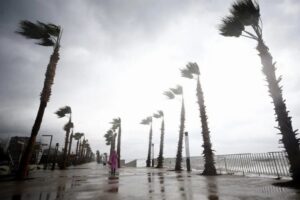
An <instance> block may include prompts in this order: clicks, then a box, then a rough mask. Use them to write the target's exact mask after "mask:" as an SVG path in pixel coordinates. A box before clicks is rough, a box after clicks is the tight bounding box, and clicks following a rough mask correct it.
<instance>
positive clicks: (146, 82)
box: [0, 0, 300, 161]
mask: <svg viewBox="0 0 300 200" xmlns="http://www.w3.org/2000/svg"><path fill="white" fill-rule="evenodd" d="M231 3H232V0H184V1H183V0H160V1H158V0H156V1H155V0H147V1H146V0H109V1H108V0H99V1H96V0H85V1H84V0H81V1H80V0H68V1H60V0H51V1H43V0H26V1H18V0H4V1H1V5H0V60H1V62H0V94H1V96H0V137H2V138H7V137H10V136H17V135H19V136H21V135H28V136H29V135H30V132H31V128H32V125H33V122H34V119H35V117H36V112H37V109H38V105H39V94H40V92H41V89H42V85H43V79H44V73H45V70H46V66H47V64H48V61H49V57H50V55H51V53H52V48H51V47H50V48H49V47H48V48H47V47H42V46H38V45H35V44H34V43H35V41H32V40H28V39H25V38H24V37H22V36H20V35H17V34H15V33H14V31H15V30H16V29H17V27H18V23H19V21H20V20H25V19H26V20H31V21H36V20H40V21H42V22H51V23H54V24H57V25H61V26H62V28H63V35H62V39H61V50H60V60H59V62H58V66H57V71H56V77H55V80H54V85H53V94H52V96H51V99H50V102H49V104H48V107H47V108H46V112H45V115H44V119H43V123H42V126H41V130H40V133H39V135H41V134H53V135H54V140H55V141H56V142H57V141H59V142H60V144H61V145H62V144H63V138H64V135H65V133H64V131H63V129H62V127H63V125H64V124H65V123H66V122H67V119H66V118H62V119H58V118H57V117H56V115H55V114H54V112H55V111H56V110H57V109H58V108H60V107H62V106H65V105H69V106H71V107H72V111H73V121H74V124H75V132H84V133H85V135H86V138H87V139H88V140H89V142H90V143H91V146H92V148H93V150H94V151H95V150H97V149H99V150H100V152H101V153H103V152H104V151H107V150H108V147H107V146H105V142H104V138H103V135H104V134H105V132H106V131H107V130H108V129H109V128H110V126H111V125H110V124H109V122H110V121H111V120H112V119H113V118H115V117H121V118H122V126H123V127H122V131H123V134H122V156H123V158H125V159H127V161H128V160H131V159H134V158H145V157H146V155H147V143H148V134H149V127H148V126H143V125H140V124H139V123H140V121H141V119H143V118H145V117H147V116H149V115H151V114H152V113H153V112H155V111H156V110H159V109H161V110H163V111H164V112H165V126H166V127H165V128H166V130H165V157H175V155H176V147H177V141H178V131H179V117H180V116H179V112H180V106H181V105H180V101H178V100H167V99H166V98H165V97H164V96H163V95H162V93H163V91H164V90H166V89H168V88H169V87H173V86H175V85H176V84H182V85H183V87H184V94H185V103H186V131H188V132H189V133H190V152H191V155H193V156H198V155H200V154H201V153H202V147H201V145H202V139H201V124H200V119H199V112H198V105H197V103H196V96H195V94H196V82H195V81H194V80H185V79H183V78H181V77H180V71H179V68H182V67H184V66H185V65H186V64H187V63H188V62H197V63H198V65H199V66H200V71H201V82H202V87H203V91H204V97H205V103H206V106H207V114H208V120H209V128H210V130H211V139H212V143H213V148H214V149H215V151H216V154H227V153H241V152H268V151H280V150H283V149H282V148H280V147H281V145H280V144H278V140H279V139H280V136H279V135H277V132H278V131H277V130H276V129H275V128H274V127H275V126H276V123H275V117H274V111H273V105H272V104H271V98H270V97H269V95H268V91H267V87H266V82H265V81H264V80H265V78H264V76H263V74H262V72H261V64H260V60H259V57H258V56H257V51H256V49H255V47H256V43H255V41H252V40H249V39H246V38H225V37H222V36H220V35H219V32H218V30H217V27H218V24H219V23H220V20H221V19H222V17H224V16H225V15H227V14H228V9H229V7H230V5H231ZM260 6H261V15H262V21H263V34H264V39H265V42H266V44H267V45H268V46H269V48H270V52H271V54H272V55H273V57H274V60H275V61H276V62H277V68H278V70H277V74H278V75H283V81H282V84H283V86H284V87H283V95H284V98H286V99H287V107H288V109H289V110H290V115H291V116H292V117H293V126H294V128H295V129H297V128H300V102H299V99H300V68H299V64H298V63H297V62H299V57H300V47H299V44H300V36H299V33H300V23H299V19H300V2H299V0H264V1H260ZM160 122H161V121H160V120H157V119H155V120H154V129H153V130H154V143H155V156H157V153H158V146H159V138H160V135H159V134H160V130H159V128H160ZM43 141H44V142H46V140H45V139H44V140H43Z"/></svg>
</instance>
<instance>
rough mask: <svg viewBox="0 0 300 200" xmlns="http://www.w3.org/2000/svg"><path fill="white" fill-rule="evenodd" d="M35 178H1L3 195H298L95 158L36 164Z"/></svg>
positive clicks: (252, 182)
mask: <svg viewBox="0 0 300 200" xmlns="http://www.w3.org/2000/svg"><path fill="white" fill-rule="evenodd" d="M32 177H33V179H30V180H26V181H23V182H13V181H9V182H3V181H2V182H0V199H1V200H10V199H13V200H17V199H22V200H35V199H36V200H52V199H70V200H76V199H100V200H148V199H153V200H176V199H183V200H191V199H195V200H202V199H203V200H205V199H209V200H217V199H220V200H222V199H224V200H235V199H237V200H238V199H243V200H252V199H258V200H259V199H268V200H271V199H291V200H292V199H293V200H299V199H300V190H294V189H288V188H280V187H275V186H272V185H271V184H272V183H273V182H274V181H275V180H273V179H270V178H249V177H242V176H229V175H221V176H217V177H203V176H199V175H197V172H192V173H186V172H183V173H175V172H172V171H166V170H158V169H146V168H122V169H121V170H120V172H119V174H117V175H116V176H110V175H109V173H108V169H107V168H105V167H103V166H102V165H99V164H96V163H89V164H85V165H81V166H78V167H74V168H70V169H68V170H65V171H60V170H56V171H53V172H52V171H49V170H47V171H44V170H39V171H37V172H36V173H34V174H33V175H32Z"/></svg>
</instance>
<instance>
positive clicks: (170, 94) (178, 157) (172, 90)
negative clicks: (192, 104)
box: [164, 85, 185, 171]
mask: <svg viewBox="0 0 300 200" xmlns="http://www.w3.org/2000/svg"><path fill="white" fill-rule="evenodd" d="M164 95H166V96H167V97H168V98H169V99H174V98H175V96H176V95H180V96H181V101H182V103H181V113H180V126H179V139H178V146H177V154H176V163H175V171H181V170H182V168H181V161H182V142H183V134H184V123H185V108H184V99H183V89H182V87H181V86H180V85H177V87H176V88H170V90H169V91H166V92H164Z"/></svg>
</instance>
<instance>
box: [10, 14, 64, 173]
mask: <svg viewBox="0 0 300 200" xmlns="http://www.w3.org/2000/svg"><path fill="white" fill-rule="evenodd" d="M16 33H18V34H20V35H22V36H24V37H25V38H27V39H35V40H38V43H37V44H38V45H41V46H52V47H53V53H52V55H51V57H50V61H49V64H48V66H47V70H46V74H45V80H44V86H43V89H42V92H41V97H40V105H39V109H38V112H37V116H36V118H35V121H34V124H33V127H32V130H31V135H30V138H29V141H28V143H27V146H26V149H25V151H24V153H23V156H22V159H21V162H20V166H19V170H18V173H17V178H18V179H24V178H25V177H26V176H27V172H28V164H29V161H30V159H31V156H32V152H33V148H34V144H35V140H36V137H37V135H38V132H39V130H40V127H41V124H42V120H43V116H44V112H45V109H46V106H47V103H48V101H49V100H50V95H51V87H52V84H53V81H54V76H55V70H56V66H57V62H58V60H59V48H60V39H61V35H62V31H61V28H60V26H57V25H54V24H44V23H42V22H39V21H38V22H37V23H32V22H30V21H26V20H24V21H21V22H20V29H19V30H17V31H16Z"/></svg>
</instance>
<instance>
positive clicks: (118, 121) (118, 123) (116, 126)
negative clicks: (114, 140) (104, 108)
mask: <svg viewBox="0 0 300 200" xmlns="http://www.w3.org/2000/svg"><path fill="white" fill-rule="evenodd" d="M111 124H112V126H113V127H112V129H113V130H116V129H118V144H117V154H118V168H120V167H121V162H120V161H121V133H122V130H121V118H120V117H119V118H115V119H113V121H112V122H111Z"/></svg>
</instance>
